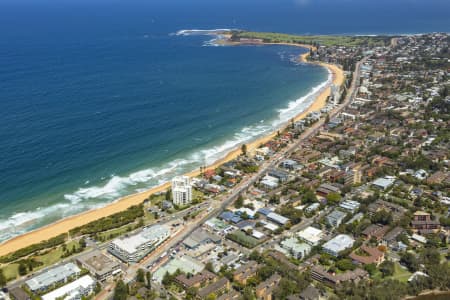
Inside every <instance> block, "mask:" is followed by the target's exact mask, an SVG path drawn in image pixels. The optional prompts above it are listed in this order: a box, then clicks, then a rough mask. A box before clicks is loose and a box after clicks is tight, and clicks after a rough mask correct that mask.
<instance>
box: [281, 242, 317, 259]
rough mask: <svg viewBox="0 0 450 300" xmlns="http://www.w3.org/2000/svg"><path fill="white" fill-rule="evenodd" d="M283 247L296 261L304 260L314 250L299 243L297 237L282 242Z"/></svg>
mask: <svg viewBox="0 0 450 300" xmlns="http://www.w3.org/2000/svg"><path fill="white" fill-rule="evenodd" d="M281 246H282V247H283V249H285V250H286V251H288V252H289V254H290V255H292V257H294V258H296V259H302V258H304V257H305V256H307V255H308V254H309V253H310V252H311V249H312V247H311V246H310V245H308V244H306V243H301V242H299V240H298V239H297V238H296V237H291V238H288V239H286V240H284V241H282V242H281Z"/></svg>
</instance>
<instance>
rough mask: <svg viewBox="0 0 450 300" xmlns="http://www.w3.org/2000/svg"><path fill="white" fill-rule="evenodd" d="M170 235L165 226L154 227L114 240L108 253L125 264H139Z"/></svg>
mask: <svg viewBox="0 0 450 300" xmlns="http://www.w3.org/2000/svg"><path fill="white" fill-rule="evenodd" d="M169 235H170V230H169V228H167V227H166V226H164V225H154V226H152V227H148V228H145V229H143V230H142V231H141V232H139V233H137V234H135V235H132V236H126V237H122V238H118V239H115V240H113V241H112V242H111V243H110V244H109V247H108V251H109V252H110V253H111V254H113V255H114V256H116V257H118V258H120V259H121V260H122V261H124V262H138V261H140V260H141V259H142V258H144V257H145V256H146V255H147V254H149V253H150V252H152V251H153V250H154V249H155V248H156V247H157V246H158V245H160V244H161V243H162V242H163V241H165V240H166V239H167V238H168V237H169Z"/></svg>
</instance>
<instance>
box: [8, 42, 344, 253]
mask: <svg viewBox="0 0 450 300" xmlns="http://www.w3.org/2000/svg"><path fill="white" fill-rule="evenodd" d="M284 45H288V46H299V47H304V48H308V49H310V48H311V46H308V45H299V44H284ZM308 55H309V53H305V54H302V55H301V56H300V59H301V60H302V61H304V62H306V61H307V56H308ZM317 64H318V65H321V66H323V67H325V68H328V70H330V72H331V74H332V76H333V79H332V81H333V83H334V84H335V85H341V84H342V83H343V82H344V73H343V71H342V70H341V69H340V68H339V67H337V66H335V65H330V64H325V63H317ZM329 94H330V87H329V86H328V87H327V88H326V89H324V90H323V91H321V93H320V94H319V95H317V97H316V99H315V101H314V102H313V103H312V104H311V105H310V106H309V107H308V108H307V109H306V110H305V111H303V112H302V113H300V114H299V115H297V116H296V117H295V120H300V119H302V118H305V117H306V115H307V114H308V113H310V112H313V111H318V110H320V109H321V108H323V107H324V106H325V105H326V100H327V97H328V96H329ZM275 135H276V131H275V132H273V133H272V134H270V135H268V136H264V137H261V138H259V139H257V140H255V141H253V142H250V143H247V149H248V151H252V150H254V149H256V148H258V147H259V146H260V145H261V144H264V143H266V142H267V141H269V140H271V139H272V138H273V137H274V136H275ZM240 154H241V150H240V146H237V147H236V148H235V149H234V150H232V151H231V152H229V153H228V154H227V155H226V156H225V157H224V158H222V159H220V160H218V161H216V162H215V163H214V164H212V165H210V166H208V168H209V169H215V168H217V167H218V166H220V165H222V164H223V163H225V162H227V161H230V160H232V159H234V158H236V157H237V156H239V155H240ZM199 172H200V171H199V170H196V171H192V172H190V173H188V174H186V175H188V176H192V177H194V176H198V175H199ZM169 186H170V182H167V183H165V184H163V185H161V186H158V187H155V188H152V189H149V190H147V191H145V192H142V193H137V194H133V195H129V196H126V197H123V198H120V199H118V200H117V201H115V202H113V203H111V204H108V205H106V206H104V207H102V208H98V209H94V210H89V211H86V212H83V213H80V214H78V215H74V216H71V217H68V218H65V219H62V220H60V221H57V222H55V223H52V224H49V225H47V226H45V227H42V228H39V229H36V230H33V231H30V232H28V233H25V234H23V235H20V236H17V237H15V238H12V239H10V240H8V241H5V242H3V243H2V244H0V256H3V255H6V254H8V253H10V252H13V251H16V250H18V249H20V248H24V247H26V246H29V245H32V244H35V243H39V242H41V241H43V240H47V239H50V238H52V237H54V236H57V235H59V234H63V233H67V232H68V231H69V230H70V229H73V228H75V227H78V226H81V225H84V224H87V223H89V222H92V221H95V220H98V219H100V218H102V217H106V216H109V215H112V214H115V213H117V212H120V211H123V210H125V209H127V208H128V207H130V206H132V205H137V204H140V203H142V202H143V201H144V200H145V199H147V198H148V197H149V196H150V195H152V194H155V193H158V192H161V191H164V190H166V189H167V188H168V187H169Z"/></svg>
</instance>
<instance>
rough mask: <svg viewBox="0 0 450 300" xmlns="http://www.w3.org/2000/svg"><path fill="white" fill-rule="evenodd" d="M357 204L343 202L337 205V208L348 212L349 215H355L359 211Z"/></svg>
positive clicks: (355, 202)
mask: <svg viewBox="0 0 450 300" xmlns="http://www.w3.org/2000/svg"><path fill="white" fill-rule="evenodd" d="M359 206H360V204H359V202H357V201H353V200H345V201H343V202H342V203H340V204H339V207H340V208H342V209H345V210H348V211H349V212H351V213H355V212H356V211H357V210H358V209H359Z"/></svg>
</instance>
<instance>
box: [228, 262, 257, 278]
mask: <svg viewBox="0 0 450 300" xmlns="http://www.w3.org/2000/svg"><path fill="white" fill-rule="evenodd" d="M258 269H259V265H258V263H257V262H256V261H253V260H252V261H249V262H248V263H246V264H245V265H243V266H240V267H239V268H237V269H236V271H234V273H233V279H234V281H237V282H239V283H241V284H246V283H247V279H249V278H250V277H252V276H255V275H256V271H258Z"/></svg>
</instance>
